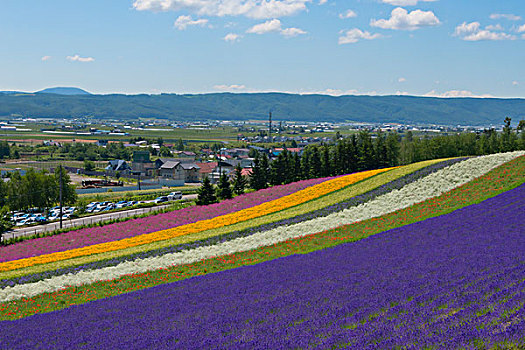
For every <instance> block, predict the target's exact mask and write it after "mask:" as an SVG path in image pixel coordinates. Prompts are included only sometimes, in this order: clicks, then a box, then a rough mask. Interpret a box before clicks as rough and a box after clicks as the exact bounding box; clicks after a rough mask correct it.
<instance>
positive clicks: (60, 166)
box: [58, 165, 64, 228]
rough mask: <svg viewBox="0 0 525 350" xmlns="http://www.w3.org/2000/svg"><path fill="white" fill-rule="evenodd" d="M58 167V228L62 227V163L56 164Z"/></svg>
mask: <svg viewBox="0 0 525 350" xmlns="http://www.w3.org/2000/svg"><path fill="white" fill-rule="evenodd" d="M58 169H60V171H59V174H60V175H59V176H60V178H59V183H60V193H59V199H60V228H62V189H63V187H64V185H63V180H62V179H63V176H62V165H59V166H58Z"/></svg>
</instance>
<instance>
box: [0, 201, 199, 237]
mask: <svg viewBox="0 0 525 350" xmlns="http://www.w3.org/2000/svg"><path fill="white" fill-rule="evenodd" d="M195 198H197V195H196V194H188V195H184V196H182V199H183V200H192V199H195ZM170 204H171V203H170ZM170 204H162V205H157V206H155V207H149V208H138V209H129V210H123V211H119V212H115V213H104V214H98V215H91V216H87V217H83V218H78V219H71V220H63V221H62V227H63V228H74V227H77V226H82V225H89V224H93V223H96V222H101V221H109V220H112V219H120V218H127V217H130V216H133V215H141V214H144V213H149V212H151V211H157V210H161V209H164V208H167V207H169V206H170ZM59 228H60V222H58V221H57V222H52V223H49V224H44V225H38V226H30V227H24V228H16V229H13V230H11V231H9V232H6V233H5V234H4V235H3V237H2V239H10V238H15V237H22V236H31V235H35V234H37V233H40V232H48V231H54V230H57V229H59Z"/></svg>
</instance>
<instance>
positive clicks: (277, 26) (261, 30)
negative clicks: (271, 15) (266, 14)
mask: <svg viewBox="0 0 525 350" xmlns="http://www.w3.org/2000/svg"><path fill="white" fill-rule="evenodd" d="M281 30H282V29H281V21H279V20H278V19H272V20H269V21H266V22H264V23H260V24H256V25H254V26H253V27H251V28H250V29H248V30H247V31H246V33H250V34H266V33H271V32H280V31H281Z"/></svg>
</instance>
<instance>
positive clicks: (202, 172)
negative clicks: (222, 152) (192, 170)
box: [196, 162, 218, 181]
mask: <svg viewBox="0 0 525 350" xmlns="http://www.w3.org/2000/svg"><path fill="white" fill-rule="evenodd" d="M196 165H197V166H198V167H199V180H200V181H202V179H204V178H205V177H206V176H207V177H211V173H212V172H213V170H214V169H215V168H216V167H217V165H218V163H217V162H207V163H196Z"/></svg>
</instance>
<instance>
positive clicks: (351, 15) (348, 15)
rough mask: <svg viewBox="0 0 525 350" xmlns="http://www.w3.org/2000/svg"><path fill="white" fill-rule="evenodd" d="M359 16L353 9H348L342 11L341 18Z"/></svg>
mask: <svg viewBox="0 0 525 350" xmlns="http://www.w3.org/2000/svg"><path fill="white" fill-rule="evenodd" d="M354 17H357V13H355V12H354V11H352V10H347V11H346V12H345V13H340V14H339V18H341V19H345V18H354Z"/></svg>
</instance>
